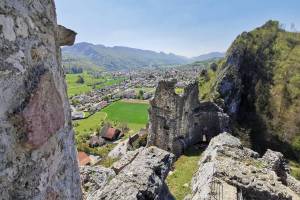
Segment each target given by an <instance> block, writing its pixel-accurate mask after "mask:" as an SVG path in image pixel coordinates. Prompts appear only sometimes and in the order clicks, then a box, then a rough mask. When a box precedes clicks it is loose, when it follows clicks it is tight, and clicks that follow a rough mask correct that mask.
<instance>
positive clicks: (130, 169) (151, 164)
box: [87, 147, 175, 200]
mask: <svg viewBox="0 0 300 200" xmlns="http://www.w3.org/2000/svg"><path fill="white" fill-rule="evenodd" d="M174 158H175V157H174V155H173V154H171V153H169V152H167V151H164V150H161V149H158V148H157V147H149V148H140V149H137V150H135V151H132V152H128V153H127V154H126V155H125V156H124V157H122V158H121V160H119V161H118V162H117V163H115V164H114V166H113V169H114V170H115V172H116V174H117V175H116V176H115V177H114V178H112V180H111V181H109V183H108V184H107V185H106V186H104V187H103V188H102V187H101V188H100V189H99V190H97V191H96V192H93V195H87V196H88V198H87V199H88V200H95V199H109V200H122V199H124V200H125V199H126V200H127V199H130V200H134V199H139V200H147V199H155V200H160V199H162V200H163V199H172V196H171V195H170V193H169V191H168V188H167V186H166V185H165V182H164V180H165V178H166V176H167V174H168V172H169V170H170V167H171V165H172V163H173V161H174ZM98 185H100V184H98Z"/></svg>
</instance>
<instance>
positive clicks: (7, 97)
mask: <svg viewBox="0 0 300 200" xmlns="http://www.w3.org/2000/svg"><path fill="white" fill-rule="evenodd" d="M75 35H76V34H75V33H74V32H73V31H71V30H69V29H65V28H62V26H58V25H57V22H56V12H55V5H54V1H53V0H50V1H42V0H33V1H20V0H1V1H0V63H1V64H0V102H1V103H0V160H1V162H0V193H1V195H0V199H51V200H52V199H81V190H80V177H79V170H78V164H77V157H76V149H75V145H74V135H73V131H72V126H71V118H70V107H69V102H68V98H67V95H66V84H65V81H64V73H63V69H62V66H61V54H60V47H59V46H60V45H65V44H68V45H71V44H73V43H74V39H75Z"/></svg>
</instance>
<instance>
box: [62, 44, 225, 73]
mask: <svg viewBox="0 0 300 200" xmlns="http://www.w3.org/2000/svg"><path fill="white" fill-rule="evenodd" d="M62 55H63V65H64V67H80V68H98V69H104V70H109V71H114V70H128V69H134V68H143V67H155V66H160V65H175V64H188V63H192V62H194V61H203V60H207V59H211V58H221V57H224V53H220V52H212V53H208V54H204V55H200V56H197V57H193V58H187V57H184V56H179V55H175V54H172V53H168V54H167V53H164V52H155V51H150V50H142V49H136V48H130V47H122V46H114V47H106V46H104V45H94V44H91V43H86V42H82V43H77V44H75V45H74V46H71V47H64V48H62Z"/></svg>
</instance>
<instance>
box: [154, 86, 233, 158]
mask: <svg viewBox="0 0 300 200" xmlns="http://www.w3.org/2000/svg"><path fill="white" fill-rule="evenodd" d="M175 84H176V81H175V80H173V81H161V82H159V84H158V87H157V89H156V92H155V97H154V99H153V100H151V102H150V105H151V107H150V109H149V117H150V125H149V136H148V146H151V145H155V146H158V147H159V148H162V149H164V150H167V151H171V152H173V153H174V154H175V155H180V154H182V152H183V151H184V149H185V148H187V147H188V146H190V145H192V144H195V143H198V142H201V141H203V139H204V140H206V141H207V142H208V141H209V140H210V139H211V138H212V137H214V136H216V135H217V134H219V133H220V132H223V131H225V130H228V128H229V117H228V116H227V115H226V114H225V113H223V111H222V109H221V108H219V107H218V106H216V105H215V104H213V103H211V102H200V101H199V98H198V96H199V89H198V83H197V82H194V83H192V84H190V85H188V86H187V87H186V88H185V89H184V93H183V95H181V96H180V95H178V94H176V93H175Z"/></svg>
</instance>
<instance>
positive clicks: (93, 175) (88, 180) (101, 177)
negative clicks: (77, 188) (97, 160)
mask: <svg viewBox="0 0 300 200" xmlns="http://www.w3.org/2000/svg"><path fill="white" fill-rule="evenodd" d="M115 175H116V173H115V172H114V170H112V169H110V168H105V167H101V166H93V167H91V166H82V167H80V180H81V185H82V191H83V199H87V198H89V199H92V198H93V196H94V193H95V192H96V191H97V190H100V191H101V190H102V189H103V188H104V186H105V185H106V184H107V183H108V182H109V181H110V180H111V179H112V178H113V177H114V176H115Z"/></svg>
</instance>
